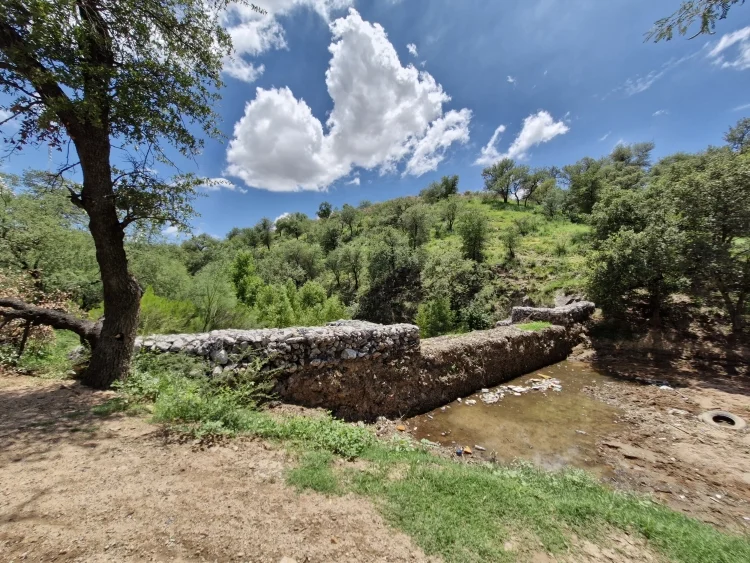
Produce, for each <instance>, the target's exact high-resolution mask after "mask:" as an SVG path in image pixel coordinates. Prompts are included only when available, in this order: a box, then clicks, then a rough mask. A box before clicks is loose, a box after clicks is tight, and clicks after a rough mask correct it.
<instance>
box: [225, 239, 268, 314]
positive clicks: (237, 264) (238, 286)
mask: <svg viewBox="0 0 750 563" xmlns="http://www.w3.org/2000/svg"><path fill="white" fill-rule="evenodd" d="M229 279H230V280H231V282H232V285H233V286H234V291H235V294H236V295H237V299H239V300H240V301H241V302H242V303H244V304H245V305H247V306H248V307H253V306H255V302H256V299H257V298H258V291H260V288H261V287H262V285H263V280H262V279H261V277H260V276H258V274H257V273H256V268H255V260H253V255H252V254H251V253H250V252H247V251H242V252H240V253H238V254H237V256H235V258H234V261H233V262H232V267H231V270H230V272H229Z"/></svg>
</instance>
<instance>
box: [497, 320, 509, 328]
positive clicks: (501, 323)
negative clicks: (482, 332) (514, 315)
mask: <svg viewBox="0 0 750 563" xmlns="http://www.w3.org/2000/svg"><path fill="white" fill-rule="evenodd" d="M512 324H513V321H511V320H510V319H505V320H502V321H497V322H496V323H495V327H501V326H510V325H512Z"/></svg>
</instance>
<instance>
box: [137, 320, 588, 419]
mask: <svg viewBox="0 0 750 563" xmlns="http://www.w3.org/2000/svg"><path fill="white" fill-rule="evenodd" d="M580 335H581V328H580V327H579V326H572V327H562V326H552V327H549V328H547V329H545V330H541V331H538V332H529V331H523V330H519V329H517V328H515V327H512V326H511V327H503V328H496V329H493V330H484V331H475V332H471V333H468V334H462V335H455V336H441V337H438V338H429V339H426V340H424V341H422V342H421V344H420V341H419V328H418V327H416V326H414V325H408V324H398V325H386V326H384V325H377V324H373V323H366V322H360V321H339V322H336V323H330V324H329V325H327V326H324V327H296V328H287V329H263V330H217V331H213V332H209V333H204V334H173V335H154V336H148V337H145V338H139V339H138V341H137V344H136V346H137V347H139V348H140V349H141V350H148V351H152V352H157V353H176V352H182V353H186V354H191V355H197V356H200V357H203V358H205V359H206V360H208V361H209V363H210V366H211V370H212V372H213V374H214V375H218V374H221V373H224V372H231V371H232V370H240V369H242V368H243V366H244V365H246V364H248V363H249V362H251V361H253V359H254V358H257V357H258V356H260V357H263V358H265V359H266V365H267V366H268V367H269V368H273V369H276V372H275V374H274V377H275V380H276V384H275V393H276V395H277V396H278V397H279V398H280V399H282V400H284V401H287V402H291V403H295V404H300V405H304V406H308V407H322V408H325V409H327V410H330V411H332V412H333V413H334V414H335V415H336V416H339V417H342V418H345V419H349V420H362V419H364V420H372V419H375V418H376V417H378V416H388V417H398V416H407V415H413V414H418V413H422V412H426V411H428V410H431V409H433V408H435V407H437V406H440V405H442V404H445V403H448V402H450V401H453V400H455V399H456V398H458V397H463V396H465V395H468V394H470V393H473V392H475V391H477V390H479V389H481V388H483V387H491V386H494V385H499V384H500V383H503V382H505V381H508V380H509V379H512V378H514V377H518V376H519V375H523V374H524V373H528V372H530V371H533V370H535V369H539V368H541V367H544V366H546V365H549V364H551V363H554V362H558V361H560V360H563V359H565V358H566V357H567V355H568V354H569V353H570V351H571V350H572V348H573V347H574V346H575V345H576V344H577V343H578V342H579V341H580Z"/></svg>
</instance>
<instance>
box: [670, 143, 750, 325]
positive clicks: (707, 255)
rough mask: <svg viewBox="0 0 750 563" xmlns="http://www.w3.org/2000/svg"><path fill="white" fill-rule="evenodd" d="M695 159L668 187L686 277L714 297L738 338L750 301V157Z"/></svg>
mask: <svg viewBox="0 0 750 563" xmlns="http://www.w3.org/2000/svg"><path fill="white" fill-rule="evenodd" d="M700 160H701V161H703V162H699V163H698V165H697V166H696V167H695V168H694V170H693V172H692V173H691V174H686V175H685V176H684V177H683V178H682V180H681V181H679V182H678V183H676V184H674V185H673V187H674V207H675V210H676V212H677V213H678V214H679V226H680V228H681V229H682V230H683V231H684V233H685V236H686V237H687V243H686V246H687V249H686V255H687V258H688V261H689V263H690V264H692V265H694V267H693V268H691V269H690V274H691V277H692V278H693V279H694V280H695V281H696V282H703V283H706V284H707V285H708V286H709V287H710V288H711V289H714V290H716V291H717V292H718V293H719V295H720V296H721V299H722V301H723V303H724V307H725V308H726V310H727V312H728V313H729V317H730V319H731V322H732V332H733V333H734V334H739V333H740V332H742V330H743V328H744V320H743V317H744V315H745V314H746V313H747V304H748V301H750V154H747V153H744V154H738V153H735V152H732V151H731V150H730V149H729V148H721V149H709V151H707V152H706V153H704V154H703V155H701V157H700Z"/></svg>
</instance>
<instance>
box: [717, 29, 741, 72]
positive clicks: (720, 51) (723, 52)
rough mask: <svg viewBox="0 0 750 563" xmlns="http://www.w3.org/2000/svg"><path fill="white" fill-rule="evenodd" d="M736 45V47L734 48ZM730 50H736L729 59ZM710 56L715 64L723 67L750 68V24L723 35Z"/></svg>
mask: <svg viewBox="0 0 750 563" xmlns="http://www.w3.org/2000/svg"><path fill="white" fill-rule="evenodd" d="M735 46H736V49H733V47H735ZM728 51H734V54H733V56H732V57H730V58H729V59H727V55H728ZM708 56H709V57H711V58H712V59H713V60H714V64H717V65H720V66H721V67H722V68H736V69H737V70H746V69H748V68H750V25H749V26H747V27H743V28H742V29H738V30H737V31H734V32H732V33H727V34H726V35H724V36H722V38H721V39H719V42H718V43H717V44H716V46H715V47H714V48H713V49H711V51H710V52H709V53H708Z"/></svg>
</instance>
